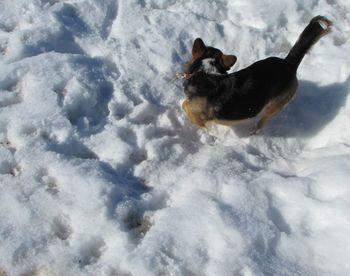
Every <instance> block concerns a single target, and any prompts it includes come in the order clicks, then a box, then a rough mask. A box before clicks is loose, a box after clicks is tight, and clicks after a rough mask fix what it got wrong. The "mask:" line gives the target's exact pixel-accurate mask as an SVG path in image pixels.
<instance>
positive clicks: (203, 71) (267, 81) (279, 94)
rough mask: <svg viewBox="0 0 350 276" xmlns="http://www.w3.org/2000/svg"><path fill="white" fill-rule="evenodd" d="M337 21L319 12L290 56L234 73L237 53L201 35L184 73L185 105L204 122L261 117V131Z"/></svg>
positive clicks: (195, 119) (258, 126)
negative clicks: (209, 43)
mask: <svg viewBox="0 0 350 276" xmlns="http://www.w3.org/2000/svg"><path fill="white" fill-rule="evenodd" d="M331 25H332V22H331V21H329V20H328V19H327V18H325V17H323V16H316V17H314V18H313V19H312V20H311V21H310V23H309V25H308V26H307V27H306V28H305V29H304V31H303V32H302V34H301V35H300V37H299V39H298V41H297V42H296V44H295V45H294V46H293V47H292V49H291V50H290V52H289V54H288V55H287V57H286V58H284V59H281V58H277V57H270V58H267V59H264V60H260V61H258V62H256V63H254V64H252V65H250V66H249V67H247V68H245V69H242V70H240V71H238V72H234V73H231V74H228V73H227V71H228V70H229V69H230V68H231V67H232V66H233V65H234V63H235V62H236V60H237V58H236V57H235V56H233V55H224V54H223V53H222V52H221V51H220V50H219V49H216V48H213V47H207V46H206V45H205V44H204V42H203V41H202V40H201V39H200V38H197V39H196V40H195V42H194V44H193V48H192V59H191V60H190V61H189V62H188V63H187V66H186V67H187V68H186V71H185V74H184V78H185V81H184V90H185V94H186V96H187V99H186V100H185V101H184V102H183V104H182V107H183V109H184V110H185V112H186V114H187V116H188V118H189V119H190V120H191V121H192V122H193V123H194V124H196V125H197V126H199V127H206V125H207V123H209V122H215V123H219V124H224V125H233V124H236V123H239V122H242V121H244V120H246V119H249V118H253V117H257V123H256V125H255V127H254V129H253V130H252V133H256V132H257V131H258V130H260V129H261V128H262V127H264V126H265V124H266V123H267V122H268V121H269V120H270V119H271V118H272V117H273V116H274V115H276V114H277V113H278V112H279V111H281V110H282V109H283V107H284V106H286V104H287V103H288V102H289V101H290V100H291V99H292V98H293V97H294V96H295V93H296V91H297V88H298V81H297V78H296V72H297V69H298V66H299V64H300V62H301V61H302V59H303V57H304V55H305V54H306V52H307V51H308V50H309V49H310V48H311V47H312V45H313V44H314V43H316V42H317V41H318V40H319V39H320V38H321V37H322V36H324V35H326V34H327V33H329V32H330V31H331Z"/></svg>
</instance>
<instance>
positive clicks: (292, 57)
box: [286, 15, 332, 70]
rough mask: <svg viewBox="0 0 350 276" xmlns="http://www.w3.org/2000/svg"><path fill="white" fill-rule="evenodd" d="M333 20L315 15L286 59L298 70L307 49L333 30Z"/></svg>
mask: <svg viewBox="0 0 350 276" xmlns="http://www.w3.org/2000/svg"><path fill="white" fill-rule="evenodd" d="M331 26H332V22H331V21H330V20H328V19H327V18H326V17H324V16H321V15H318V16H316V17H314V18H313V19H312V20H311V21H310V23H309V25H307V26H306V28H305V29H304V31H303V32H302V33H301V35H300V37H299V39H298V41H297V42H296V43H295V44H294V46H293V47H292V49H291V50H290V52H289V54H288V56H287V57H286V61H287V62H288V63H290V64H291V65H292V66H293V67H294V69H295V70H296V69H297V68H298V66H299V64H300V62H301V61H302V59H303V58H304V56H305V54H306V53H307V51H308V50H309V49H310V48H311V47H312V46H313V45H314V44H315V43H316V42H317V41H318V40H319V39H320V38H321V37H322V36H324V35H326V34H328V33H329V32H331V31H332V29H331Z"/></svg>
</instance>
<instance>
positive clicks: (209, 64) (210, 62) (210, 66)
mask: <svg viewBox="0 0 350 276" xmlns="http://www.w3.org/2000/svg"><path fill="white" fill-rule="evenodd" d="M202 69H203V71H204V72H205V73H207V74H214V75H222V74H221V73H220V72H219V70H218V69H217V68H216V67H215V59H214V58H205V59H203V60H202Z"/></svg>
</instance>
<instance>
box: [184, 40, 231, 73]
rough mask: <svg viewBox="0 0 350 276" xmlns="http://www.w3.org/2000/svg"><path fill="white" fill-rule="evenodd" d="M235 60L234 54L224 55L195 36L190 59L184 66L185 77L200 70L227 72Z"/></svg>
mask: <svg viewBox="0 0 350 276" xmlns="http://www.w3.org/2000/svg"><path fill="white" fill-rule="evenodd" d="M236 61H237V57H236V56H234V55H225V54H223V53H222V52H221V51H220V50H219V49H217V48H214V47H209V46H206V45H205V44H204V42H203V40H202V39H200V38H197V39H196V40H195V41H194V43H193V47H192V59H191V60H190V61H189V62H187V64H186V66H185V78H186V79H189V78H191V77H192V76H193V74H195V73H197V72H200V71H202V72H205V73H207V74H227V71H228V70H230V68H231V67H232V66H233V65H234V64H235V63H236Z"/></svg>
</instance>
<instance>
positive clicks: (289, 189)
mask: <svg viewBox="0 0 350 276" xmlns="http://www.w3.org/2000/svg"><path fill="white" fill-rule="evenodd" d="M349 13H350V6H349V4H348V2H347V1H345V0H338V1H323V0H316V1H302V0H293V1H287V0H283V1H277V0H273V1H271V0H269V1H267V0H261V1H259V2H258V3H257V2H256V1H252V0H249V1H248V0H244V1H243V0H237V1H228V0H220V1H206V2H204V1H199V0H190V1H182V0H161V1H158V0H157V1H156V0H130V1H117V0H105V1H98V0H89V1H86V0H82V1H76V0H64V1H57V0H31V1H25V0H17V1H11V0H4V1H2V2H1V3H0V244H1V247H0V275H246V276H248V275H348V274H350V265H349V264H348V256H349V255H350V235H349V234H350V224H349V217H350V200H349V198H350V185H349V179H350V125H349V124H348V122H349V118H350V100H349V97H348V94H349V91H350V76H349V72H350V61H349V58H348V53H349V51H350V46H349V43H348V39H349V35H350V19H349V16H348V14H349ZM317 14H325V15H326V16H327V17H329V18H330V19H331V20H332V21H334V23H335V24H334V28H333V29H334V31H333V32H332V33H331V34H329V35H328V36H326V37H324V38H322V40H321V41H320V42H319V43H318V44H317V45H315V46H314V48H313V49H312V50H311V52H310V53H309V54H308V55H307V56H306V57H305V59H304V60H303V62H302V64H301V66H300V69H299V71H298V75H299V79H300V88H299V93H298V95H297V97H296V98H295V100H294V101H293V102H292V103H291V104H290V105H289V106H288V107H287V108H286V109H285V110H284V111H283V112H282V113H281V114H279V115H278V116H277V117H276V118H274V119H273V120H272V121H271V122H270V124H269V125H268V126H267V128H266V129H264V130H263V131H262V133H261V134H259V135H256V136H253V137H248V136H247V135H245V128H244V126H240V127H236V128H228V127H225V126H212V127H211V128H210V129H209V130H201V129H197V128H196V127H195V126H193V125H192V124H191V123H190V122H189V120H188V119H187V118H186V117H185V115H184V112H183V111H182V110H181V105H180V103H181V101H182V100H183V98H184V95H183V91H182V87H181V83H180V82H177V81H174V78H175V76H176V73H178V72H181V71H182V68H183V64H184V63H185V62H186V61H187V60H188V59H189V58H190V49H191V46H192V42H193V40H194V39H195V38H196V37H202V38H203V40H204V41H205V42H206V44H208V45H213V46H215V47H218V48H220V49H222V50H223V51H224V52H225V53H228V54H235V55H236V56H237V57H238V62H237V64H236V65H235V67H234V69H233V70H238V69H240V68H244V67H245V66H248V65H249V64H251V63H252V62H254V61H257V60H259V59H262V58H265V57H267V56H278V57H284V56H286V54H287V52H288V51H289V49H290V48H291V46H292V45H293V43H294V42H295V41H296V39H297V38H298V36H299V34H300V33H301V31H302V29H303V28H304V27H305V26H306V24H307V23H308V22H309V20H310V19H311V18H312V17H313V16H315V15H317Z"/></svg>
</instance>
